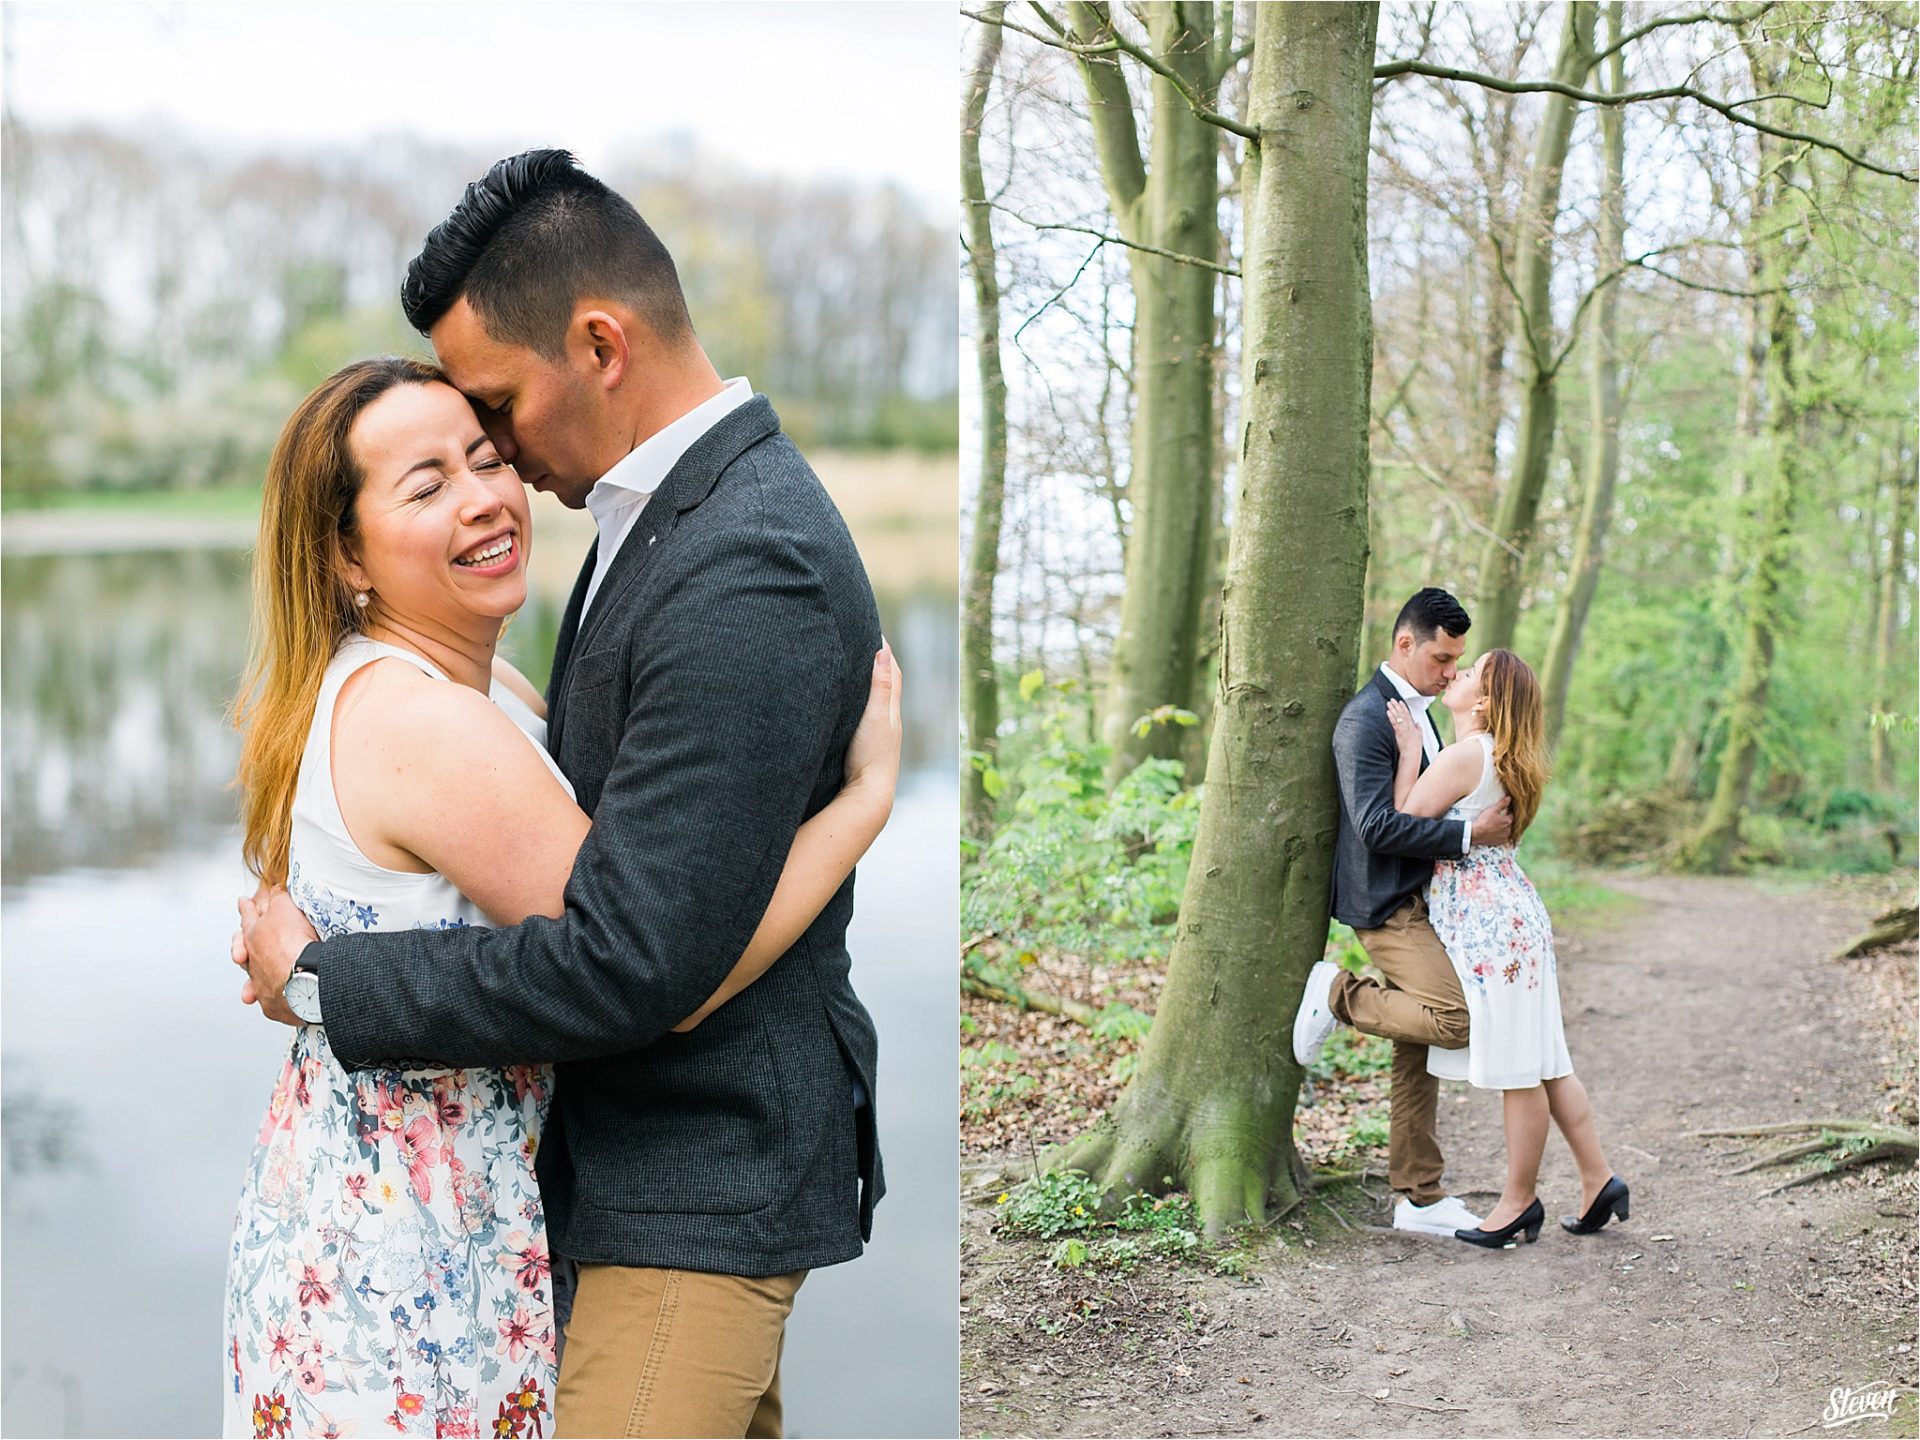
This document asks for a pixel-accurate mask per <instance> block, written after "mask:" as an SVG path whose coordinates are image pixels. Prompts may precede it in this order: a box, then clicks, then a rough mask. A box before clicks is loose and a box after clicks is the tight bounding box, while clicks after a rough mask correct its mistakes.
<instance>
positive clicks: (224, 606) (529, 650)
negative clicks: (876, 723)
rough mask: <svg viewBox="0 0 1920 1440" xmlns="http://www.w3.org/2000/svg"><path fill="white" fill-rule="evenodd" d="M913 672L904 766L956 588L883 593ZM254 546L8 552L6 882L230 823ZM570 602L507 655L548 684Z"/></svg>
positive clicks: (520, 618) (539, 603)
mask: <svg viewBox="0 0 1920 1440" xmlns="http://www.w3.org/2000/svg"><path fill="white" fill-rule="evenodd" d="M878 598H879V602H880V613H881V623H882V625H883V626H884V627H885V629H886V631H887V634H888V637H889V638H890V639H891V640H892V642H893V646H894V650H895V652H896V653H897V654H898V655H899V656H900V658H901V664H902V665H903V666H904V667H905V668H906V669H907V673H908V675H909V684H910V689H909V691H908V693H907V698H906V708H907V716H906V719H907V737H906V753H905V757H904V764H905V765H906V767H907V768H909V769H913V768H917V767H926V766H931V765H933V764H935V763H936V761H938V759H939V757H940V756H941V755H942V754H943V753H946V752H949V751H951V749H952V745H953V739H952V730H953V722H952V716H953V715H954V714H955V712H956V709H957V706H958V679H957V664H958V660H957V656H958V650H957V644H958V640H957V632H956V629H955V625H954V593H953V591H952V590H950V589H941V588H938V587H930V588H927V589H922V590H917V591H914V592H911V593H907V594H892V595H881V596H879V597H878ZM249 604H250V598H249V594H248V581H247V556H246V555H245V554H244V553H243V552H239V551H231V550H188V551H160V552H145V553H139V554H118V555H38V556H22V557H9V558H8V559H6V560H5V561H4V562H3V563H0V651H3V653H4V654H5V655H6V666H5V670H4V672H3V673H0V725H3V726H4V729H5V734H6V744H5V746H4V747H0V763H3V764H4V785H5V791H4V794H5V824H4V829H3V830H0V836H3V837H4V838H3V839H0V847H3V848H0V873H3V874H4V878H5V883H6V884H7V885H9V886H18V885H24V884H26V883H28V882H29V881H32V880H34V879H36V878H38V877H39V876H42V875H53V874H58V873H60V872H61V871H63V870H68V869H72V868H76V867H81V866H85V867H89V868H107V869H121V868H127V867H137V866H140V865H142V864H145V863H146V862H147V861H148V860H149V859H151V857H153V856H154V855H155V854H157V853H158V852H160V851H162V850H164V849H168V848H172V847H178V846H185V847H197V846H202V845H208V844H212V843H214V842H215V841H216V840H217V839H218V838H219V837H221V836H223V835H224V834H225V832H226V831H227V830H228V829H229V828H230V827H231V826H232V825H233V824H234V822H235V818H236V816H237V814H238V809H237V797H236V796H235V794H234V793H233V791H232V790H231V789H229V788H228V782H229V781H230V780H231V779H232V778H233V770H234V764H235V762H236V760H237V758H238V755H239V739H238V737H237V736H236V735H235V734H234V732H233V730H232V729H231V727H230V726H229V725H228V724H227V722H226V718H225V709H226V706H227V704H228V703H229V701H230V700H231V699H232V696H233V692H234V688H235V686H236V685H238V683H239V676H240V672H241V668H242V666H243V665H244V664H245V660H246V644H247V616H248V608H249ZM559 629H560V605H559V603H558V602H557V601H556V600H555V599H554V598H553V597H552V596H551V595H550V594H548V593H545V592H543V591H540V590H536V591H535V592H534V593H533V595H532V597H531V598H530V599H529V601H528V603H527V605H526V607H525V608H524V609H522V610H521V612H520V613H519V614H518V615H516V616H515V617H514V619H513V623H512V624H511V625H510V626H509V627H508V630H507V636H506V639H505V642H504V643H503V646H502V649H503V650H504V651H505V653H506V654H507V655H508V657H509V658H511V659H512V660H513V662H514V663H515V664H516V665H518V666H519V667H520V668H521V669H522V670H524V671H526V673H527V674H528V675H529V676H531V677H532V678H533V680H534V683H535V684H538V685H542V686H544V685H545V683H546V677H547V671H548V667H549V665H550V663H551V660H552V656H553V645H554V640H555V638H556V637H557V636H558V634H559Z"/></svg>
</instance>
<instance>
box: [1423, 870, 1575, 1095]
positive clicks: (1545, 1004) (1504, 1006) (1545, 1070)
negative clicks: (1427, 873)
mask: <svg viewBox="0 0 1920 1440" xmlns="http://www.w3.org/2000/svg"><path fill="white" fill-rule="evenodd" d="M1427 914H1428V919H1429V920H1430V921H1431V922H1432V924H1433V930H1434V933H1435V934H1436V935H1438V936H1439V937H1440V943H1441V944H1442V945H1444V946H1446V949H1447V958H1448V959H1449V960H1451V961H1452V962H1453V969H1454V973H1455V974H1456V975H1458V976H1459V977H1460V989H1461V991H1462V993H1463V994H1464V995H1465V997H1466V1002H1467V1015H1468V1017H1469V1019H1470V1021H1471V1029H1470V1038H1469V1040H1468V1043H1467V1045H1466V1047H1465V1048H1464V1049H1460V1050H1442V1049H1440V1048H1438V1047H1433V1046H1430V1047H1429V1048H1428V1050H1427V1070H1428V1072H1429V1073H1430V1074H1434V1075H1438V1076H1440V1077H1441V1078H1443V1079H1448V1080H1467V1081H1470V1082H1472V1083H1473V1084H1475V1085H1478V1086H1482V1087H1484V1088H1486V1089H1490V1090H1523V1089H1526V1088H1528V1087H1530V1086H1533V1085H1538V1084H1539V1083H1540V1082H1541V1081H1542V1080H1552V1079H1555V1078H1557V1077H1558V1076H1561V1075H1570V1074H1572V1073H1573V1061H1572V1059H1571V1058H1570V1057H1569V1056H1568V1054H1567V1039H1566V1034H1565V1031H1564V1029H1563V1027H1562V1024H1561V1019H1560V986H1559V981H1558V979H1557V977H1556V973H1555V966H1554V958H1553V923H1552V922H1551V921H1550V920H1549V919H1548V918H1547V910H1546V907H1545V906H1544V905H1542V904H1541V903H1540V896H1539V894H1538V893H1537V892H1536V891H1535V890H1534V888H1533V882H1532V881H1531V880H1529V879H1527V876H1526V872H1525V871H1523V870H1522V869H1521V868H1520V862H1519V861H1518V860H1517V859H1516V858H1515V856H1514V850H1513V847H1512V846H1511V845H1485V846H1483V845H1476V846H1474V847H1473V848H1472V849H1471V850H1469V851H1468V852H1467V853H1466V854H1465V855H1463V856H1461V857H1460V858H1459V859H1457V860H1440V861H1436V862H1435V864H1434V867H1433V883H1432V885H1431V886H1430V887H1429V888H1428V891H1427Z"/></svg>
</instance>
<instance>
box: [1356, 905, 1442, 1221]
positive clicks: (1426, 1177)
mask: <svg viewBox="0 0 1920 1440" xmlns="http://www.w3.org/2000/svg"><path fill="white" fill-rule="evenodd" d="M1355 934H1356V935H1357V936H1358V938H1359V941H1360V944H1361V945H1362V946H1363V947H1365V949H1366V952H1367V958H1368V959H1369V960H1371V961H1372V962H1373V966H1374V969H1376V970H1378V971H1379V972H1380V974H1381V977H1382V978H1381V979H1380V980H1375V979H1372V978H1371V977H1369V978H1366V979H1362V978H1360V977H1359V976H1357V975H1354V974H1352V973H1351V972H1349V971H1346V970H1342V971H1341V972H1340V973H1339V974H1338V975H1336V976H1335V977H1334V981H1333V990H1332V992H1331V993H1330V995H1329V997H1328V1006H1329V1008H1331V1009H1332V1011H1333V1013H1334V1015H1335V1016H1336V1017H1337V1018H1339V1019H1341V1020H1344V1021H1346V1022H1347V1024H1349V1025H1351V1026H1353V1028H1354V1029H1356V1030H1358V1031H1359V1032H1360V1033H1361V1034H1362V1035H1381V1036H1384V1037H1385V1038H1387V1039H1388V1040H1391V1041H1393V1109H1392V1112H1391V1115H1390V1117H1389V1119H1388V1122H1387V1183H1388V1184H1390V1185H1391V1186H1393V1188H1394V1189H1395V1190H1398V1191H1399V1192H1400V1193H1401V1194H1403V1195H1405V1196H1406V1197H1407V1198H1408V1199H1410V1200H1412V1201H1413V1203H1414V1204H1416V1205H1431V1204H1433V1202H1434V1201H1436V1200H1438V1199H1440V1198H1441V1197H1442V1196H1444V1195H1445V1194H1446V1193H1447V1192H1446V1191H1445V1190H1444V1189H1443V1188H1441V1184H1440V1177H1441V1175H1442V1174H1443V1173H1444V1172H1445V1170H1446V1162H1445V1160H1444V1159H1443V1158H1442V1157H1441V1154H1440V1142H1439V1140H1437V1139H1436V1138H1435V1137H1434V1133H1433V1128H1434V1118H1435V1115H1434V1112H1435V1110H1436V1109H1437V1107H1438V1104H1439V1100H1440V1082H1439V1081H1438V1080H1436V1079H1435V1078H1434V1077H1433V1076H1431V1075H1429V1074H1428V1073H1427V1047H1428V1046H1429V1045H1438V1046H1440V1047H1442V1048H1443V1049H1448V1050H1452V1049H1457V1048H1459V1047H1460V1046H1462V1045H1464V1044H1466V1043H1467V1028H1468V1026H1467V1002H1466V998H1465V997H1464V996H1463V995H1461V993H1460V977H1459V976H1457V975H1455V974H1454V973H1453V962H1452V961H1451V960H1449V959H1447V951H1446V947H1445V946H1443V945H1442V944H1441V943H1440V937H1439V936H1438V935H1436V934H1434V933H1433V926H1432V925H1431V924H1430V923H1428V920H1427V901H1426V897H1425V896H1424V895H1418V894H1416V895H1414V896H1413V897H1412V898H1411V899H1409V900H1407V901H1405V902H1404V903H1403V904H1402V905H1401V906H1400V908H1399V909H1398V910H1396V911H1394V912H1393V914H1391V915H1389V916H1388V917H1387V921H1386V923H1385V924H1384V925H1382V926H1381V927H1380V928H1379V929H1378V930H1359V931H1356V932H1355Z"/></svg>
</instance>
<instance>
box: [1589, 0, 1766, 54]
mask: <svg viewBox="0 0 1920 1440" xmlns="http://www.w3.org/2000/svg"><path fill="white" fill-rule="evenodd" d="M1772 8H1773V6H1772V5H1761V6H1759V7H1758V8H1756V9H1754V10H1752V11H1751V12H1749V13H1748V14H1745V15H1715V14H1714V13H1713V12H1712V11H1711V10H1700V11H1696V12H1695V13H1693V14H1691V15H1668V16H1665V17H1663V18H1662V19H1659V20H1653V21H1649V22H1648V23H1647V24H1645V25H1642V26H1641V27H1640V28H1639V29H1638V30H1629V31H1628V32H1627V33H1626V34H1624V35H1622V36H1621V37H1620V38H1619V39H1618V40H1616V41H1614V42H1613V44H1611V45H1609V46H1608V47H1607V48H1606V49H1604V50H1602V51H1599V52H1598V53H1597V54H1595V55H1594V57H1593V63H1594V65H1595V66H1596V67H1597V66H1598V65H1599V63H1600V62H1601V61H1602V60H1605V59H1606V58H1607V57H1608V56H1610V55H1612V54H1613V53H1614V51H1616V50H1624V49H1626V47H1627V46H1629V45H1631V44H1632V43H1633V42H1634V41H1636V40H1638V39H1640V38H1642V37H1643V36H1646V35H1651V34H1652V33H1653V32H1654V31H1656V30H1663V29H1665V28H1666V27H1667V26H1669V25H1698V24H1701V23H1707V24H1714V25H1748V24H1751V23H1752V22H1753V21H1755V20H1758V19H1759V18H1760V17H1761V16H1762V15H1764V14H1766V13H1767V12H1768V11H1769V10H1771V9H1772Z"/></svg>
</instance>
